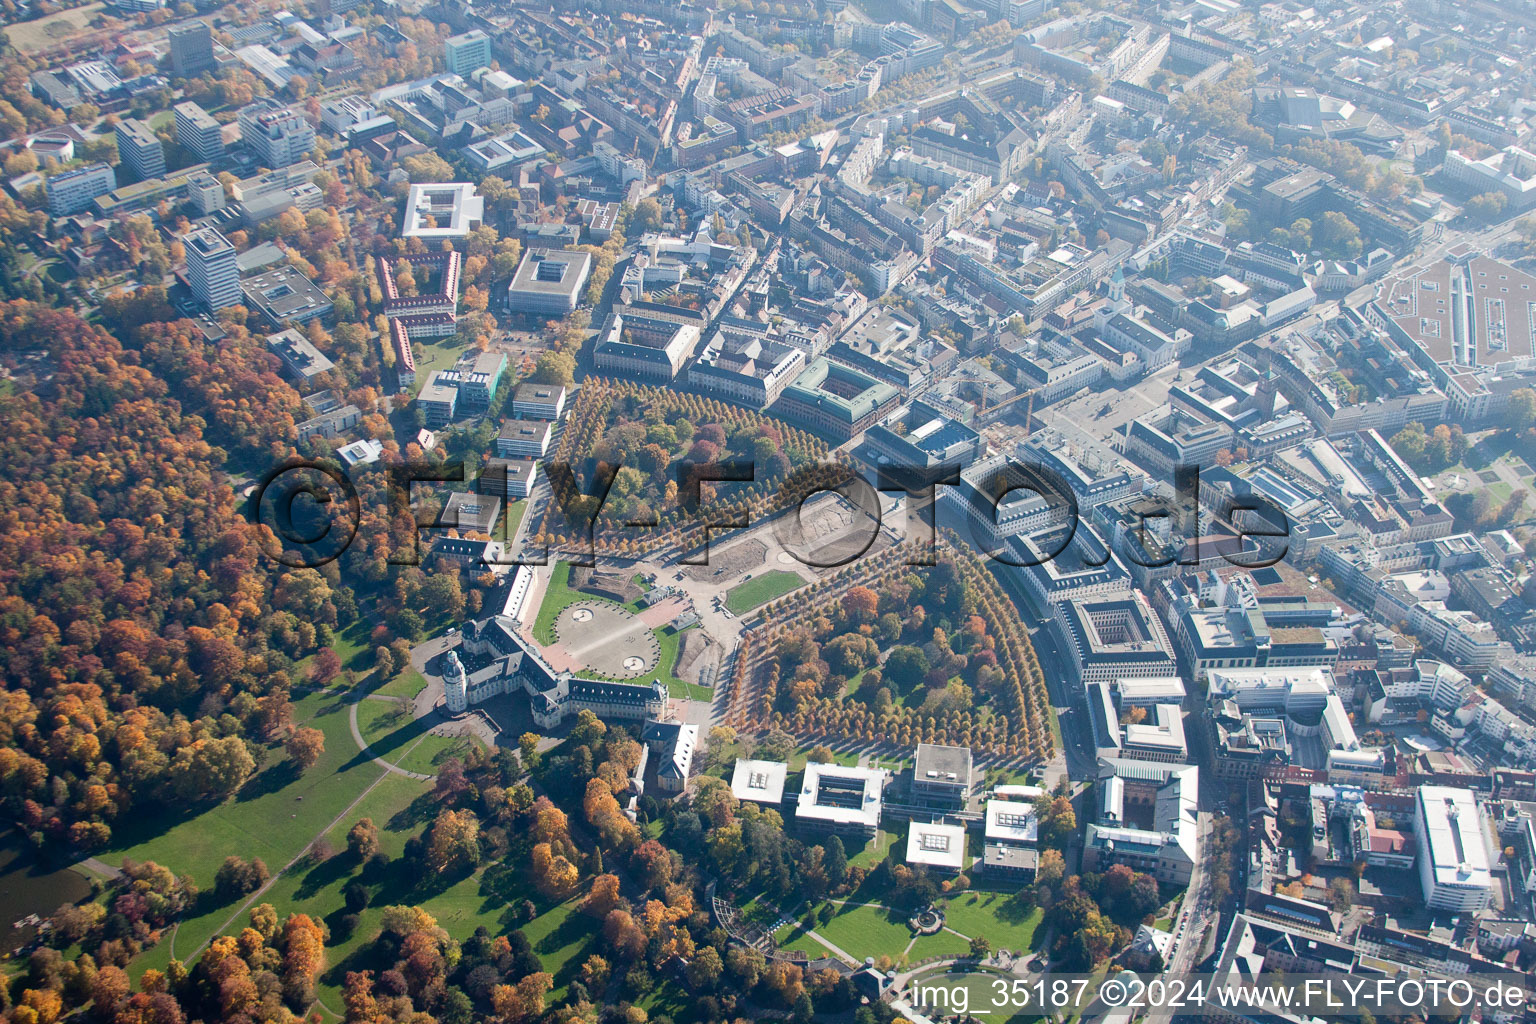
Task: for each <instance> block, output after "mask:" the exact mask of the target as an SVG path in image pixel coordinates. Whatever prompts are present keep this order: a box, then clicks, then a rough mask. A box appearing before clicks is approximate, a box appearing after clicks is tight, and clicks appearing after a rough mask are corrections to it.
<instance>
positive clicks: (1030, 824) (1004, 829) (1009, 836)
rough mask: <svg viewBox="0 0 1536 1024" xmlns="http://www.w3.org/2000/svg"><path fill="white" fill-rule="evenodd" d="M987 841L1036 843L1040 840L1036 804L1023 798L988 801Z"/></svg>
mask: <svg viewBox="0 0 1536 1024" xmlns="http://www.w3.org/2000/svg"><path fill="white" fill-rule="evenodd" d="M986 835H987V842H989V843H1015V844H1028V845H1031V846H1032V845H1034V844H1035V843H1037V842H1039V840H1040V819H1039V818H1038V817H1037V816H1036V815H1035V805H1034V804H1033V803H1027V802H1025V801H1023V800H988V801H987V833H986Z"/></svg>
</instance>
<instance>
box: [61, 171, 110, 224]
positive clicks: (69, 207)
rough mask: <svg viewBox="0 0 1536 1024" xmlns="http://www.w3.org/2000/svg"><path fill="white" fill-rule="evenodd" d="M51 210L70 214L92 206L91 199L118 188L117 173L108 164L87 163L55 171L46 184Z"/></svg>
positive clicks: (65, 214)
mask: <svg viewBox="0 0 1536 1024" xmlns="http://www.w3.org/2000/svg"><path fill="white" fill-rule="evenodd" d="M43 187H44V189H45V191H46V192H47V194H48V212H49V213H50V214H51V215H53V216H55V217H68V216H70V215H71V214H75V213H79V212H81V211H82V210H88V209H90V208H91V200H92V199H95V198H96V197H97V196H104V195H106V194H107V193H108V192H111V191H112V190H113V189H115V188H117V175H116V174H115V173H114V172H113V170H112V168H111V167H109V166H107V165H106V164H87V165H85V166H84V167H77V168H75V169H74V170H72V171H64V172H63V173H61V174H55V175H53V176H52V177H51V178H49V179H48V180H47V182H46V183H45V184H44V186H43Z"/></svg>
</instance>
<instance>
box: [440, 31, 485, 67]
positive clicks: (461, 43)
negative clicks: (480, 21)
mask: <svg viewBox="0 0 1536 1024" xmlns="http://www.w3.org/2000/svg"><path fill="white" fill-rule="evenodd" d="M443 56H444V58H445V59H446V63H447V65H448V73H449V74H450V75H458V76H460V77H461V78H468V77H469V73H470V72H471V71H474V70H476V69H478V68H485V67H490V65H491V37H490V36H488V35H486V34H485V33H484V32H482V31H480V30H479V29H477V28H476V29H471V30H470V31H468V32H465V33H463V34H462V35H457V36H450V37H449V38H448V39H447V40H446V41H445V42H444V43H443Z"/></svg>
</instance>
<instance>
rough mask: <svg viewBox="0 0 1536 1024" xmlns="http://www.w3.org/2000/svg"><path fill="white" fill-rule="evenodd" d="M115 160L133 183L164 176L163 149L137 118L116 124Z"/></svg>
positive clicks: (158, 140)
mask: <svg viewBox="0 0 1536 1024" xmlns="http://www.w3.org/2000/svg"><path fill="white" fill-rule="evenodd" d="M117 159H118V161H119V162H120V163H121V164H122V165H123V166H124V167H126V168H128V173H129V174H130V175H131V176H132V177H133V180H134V181H144V180H146V179H148V178H159V177H163V176H164V175H165V147H164V146H162V145H160V138H159V136H157V135H156V134H155V133H154V132H152V131H150V129H149V125H147V124H145V123H144V122H143V121H140V120H138V119H137V118H133V117H130V118H127V119H126V120H123V121H119V122H117Z"/></svg>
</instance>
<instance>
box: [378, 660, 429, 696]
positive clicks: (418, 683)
mask: <svg viewBox="0 0 1536 1024" xmlns="http://www.w3.org/2000/svg"><path fill="white" fill-rule="evenodd" d="M426 688H427V681H426V679H424V678H423V677H422V675H421V673H420V672H417V671H416V670H415V669H414V668H407V669H406V670H405V671H403V672H401V673H400V674H399V675H397V676H395V678H393V679H391V680H390V681H389V682H387V683H385V684H384V685H382V686H379V687H376V688H374V689H373V690H372V691H370V692H372V693H374V694H376V695H378V696H380V697H401V698H404V699H405V700H412V699H413V698H415V696H416V695H417V694H418V693H420V692H421V691H422V690H425V689H426Z"/></svg>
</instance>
